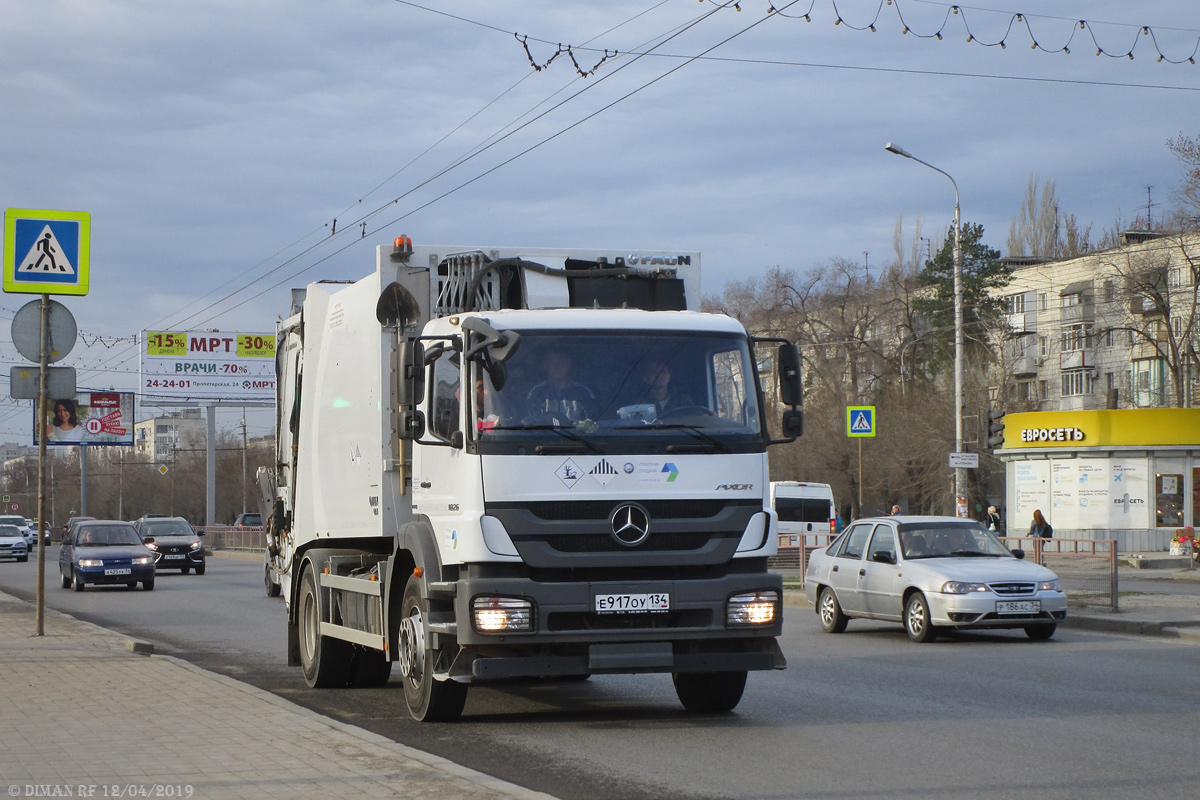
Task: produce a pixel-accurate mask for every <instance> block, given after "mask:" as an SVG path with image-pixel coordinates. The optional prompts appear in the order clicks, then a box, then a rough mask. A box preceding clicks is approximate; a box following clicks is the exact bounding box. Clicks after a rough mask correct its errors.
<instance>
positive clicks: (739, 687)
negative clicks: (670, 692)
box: [671, 670, 746, 713]
mask: <svg viewBox="0 0 1200 800" xmlns="http://www.w3.org/2000/svg"><path fill="white" fill-rule="evenodd" d="M671 678H672V680H674V681H675V694H677V695H679V702H681V703H683V707H684V708H686V709H687V710H688V711H692V712H695V713H713V712H717V711H732V710H733V709H734V708H736V707H737V704H738V703H740V702H741V701H742V692H744V691H745V690H746V671H745V670H742V671H741V672H676V673H675V674H674V675H672V676H671Z"/></svg>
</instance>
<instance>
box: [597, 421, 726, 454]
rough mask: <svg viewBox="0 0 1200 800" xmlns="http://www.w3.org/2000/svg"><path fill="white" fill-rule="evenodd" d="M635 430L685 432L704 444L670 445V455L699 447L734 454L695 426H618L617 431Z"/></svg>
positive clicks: (668, 450) (722, 443)
mask: <svg viewBox="0 0 1200 800" xmlns="http://www.w3.org/2000/svg"><path fill="white" fill-rule="evenodd" d="M634 428H637V429H643V428H644V429H653V430H657V431H683V432H684V433H686V434H688V435H689V436H691V437H692V438H693V439H696V440H697V441H701V442H704V444H702V445H686V444H669V445H667V446H666V448H665V449H666V451H667V452H668V453H686V452H688V450H691V449H692V448H697V447H702V448H704V449H705V450H708V449H709V448H710V447H711V448H712V449H715V450H717V451H718V452H721V453H731V452H733V451H732V450H730V449H729V448H728V447H727V446H726V445H725V443H724V442H721V441H719V440H717V439H714V438H713V437H711V436H709V435H708V434H707V433H705V432H704V431H703V430H701V429H700V428H698V427H696V426H695V425H681V424H679V423H671V424H668V425H659V424H657V423H654V424H651V425H621V426H618V427H617V428H616V430H632V429H634Z"/></svg>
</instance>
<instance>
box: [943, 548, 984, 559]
mask: <svg viewBox="0 0 1200 800" xmlns="http://www.w3.org/2000/svg"><path fill="white" fill-rule="evenodd" d="M950 555H952V556H980V557H982V558H988V557H990V556H991V555H992V554H991V553H981V552H979V551H978V550H955V551H954V552H953V553H951V554H950Z"/></svg>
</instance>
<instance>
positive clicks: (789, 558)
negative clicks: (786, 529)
mask: <svg viewBox="0 0 1200 800" xmlns="http://www.w3.org/2000/svg"><path fill="white" fill-rule="evenodd" d="M837 537H838V534H836V533H781V534H779V554H778V555H775V556H772V557H771V558H769V559H767V565H768V566H769V567H770V568H771V569H798V570H800V585H801V586H803V585H804V573H805V572H807V571H808V556H809V553H811V552H812V551H813V550H818V549H821V548H823V547H828V546H829V543H830V542H832V541H833V540H834V539H836V538H837Z"/></svg>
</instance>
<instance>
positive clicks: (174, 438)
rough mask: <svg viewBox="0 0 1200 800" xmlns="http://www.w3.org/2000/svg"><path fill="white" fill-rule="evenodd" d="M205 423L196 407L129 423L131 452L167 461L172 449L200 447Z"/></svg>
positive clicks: (171, 456)
mask: <svg viewBox="0 0 1200 800" xmlns="http://www.w3.org/2000/svg"><path fill="white" fill-rule="evenodd" d="M207 435H208V427H207V423H206V422H205V420H204V418H203V417H202V416H201V412H200V409H198V408H185V409H183V410H182V411H173V412H171V413H169V414H164V415H163V416H160V417H155V418H154V419H148V420H144V421H142V422H138V423H135V424H134V426H133V447H134V452H135V453H136V454H137V455H139V456H143V457H149V458H150V459H152V460H154V461H171V460H172V458H173V456H174V452H175V450H176V449H180V448H196V447H203V446H204V443H205V437H206V436H207Z"/></svg>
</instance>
